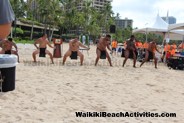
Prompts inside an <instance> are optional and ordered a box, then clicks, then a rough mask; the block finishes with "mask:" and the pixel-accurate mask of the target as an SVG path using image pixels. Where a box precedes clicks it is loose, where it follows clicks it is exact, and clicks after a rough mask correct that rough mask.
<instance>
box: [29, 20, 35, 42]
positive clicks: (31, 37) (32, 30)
mask: <svg viewBox="0 0 184 123" xmlns="http://www.w3.org/2000/svg"><path fill="white" fill-rule="evenodd" d="M33 32H34V21H33V23H32V27H31V36H30V40H32V39H33Z"/></svg>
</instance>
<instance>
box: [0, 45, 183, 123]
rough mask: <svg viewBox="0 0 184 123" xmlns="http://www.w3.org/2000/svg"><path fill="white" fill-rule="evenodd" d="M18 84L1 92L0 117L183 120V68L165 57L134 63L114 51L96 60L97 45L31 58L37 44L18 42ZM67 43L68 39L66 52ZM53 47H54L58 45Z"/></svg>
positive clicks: (72, 122)
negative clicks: (76, 55)
mask: <svg viewBox="0 0 184 123" xmlns="http://www.w3.org/2000/svg"><path fill="white" fill-rule="evenodd" d="M18 47H19V55H20V63H19V64H18V65H17V66H16V88H15V90H14V91H11V92H7V93H1V94H0V123H183V122H184V115H183V114H184V105H183V102H184V72H183V71H180V70H172V69H171V70H170V69H168V67H167V66H166V65H164V64H163V63H159V65H158V69H155V68H154V65H153V63H152V62H151V63H145V64H144V65H143V66H142V67H141V68H140V67H138V66H139V65H140V62H137V68H133V67H132V64H133V63H132V60H128V61H127V64H126V65H125V67H124V68H123V67H122V62H123V59H124V58H121V57H120V56H113V57H112V61H113V67H110V66H109V64H108V62H107V60H100V61H99V63H98V65H97V66H94V61H95V58H96V54H95V51H96V50H95V49H96V47H95V46H91V49H90V51H89V54H88V53H87V51H83V54H84V59H85V60H84V65H83V66H80V65H79V59H78V60H71V59H70V58H68V59H67V62H66V65H64V66H63V65H62V58H55V59H54V62H55V64H50V59H49V57H48V56H47V57H46V58H39V57H38V56H37V60H38V62H37V63H33V62H32V61H33V60H32V56H31V54H32V52H33V51H34V50H35V48H34V47H33V45H18ZM67 49H68V44H64V45H63V50H64V52H66V50H67ZM49 50H50V51H51V52H53V49H50V48H49ZM75 112H109V113H118V112H130V113H131V112H140V113H142V112H152V113H159V114H161V113H176V117H76V113H75Z"/></svg>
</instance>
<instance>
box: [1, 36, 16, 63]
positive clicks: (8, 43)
mask: <svg viewBox="0 0 184 123" xmlns="http://www.w3.org/2000/svg"><path fill="white" fill-rule="evenodd" d="M0 47H1V48H2V50H1V51H0V54H15V55H17V57H18V62H19V55H18V48H17V45H16V44H15V42H13V40H12V38H8V40H3V41H1V42H0ZM13 47H15V50H12V48H13Z"/></svg>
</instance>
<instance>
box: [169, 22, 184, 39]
mask: <svg viewBox="0 0 184 123" xmlns="http://www.w3.org/2000/svg"><path fill="white" fill-rule="evenodd" d="M168 31H169V35H171V36H170V37H171V38H172V39H175V40H183V41H184V23H176V24H170V25H169V27H168Z"/></svg>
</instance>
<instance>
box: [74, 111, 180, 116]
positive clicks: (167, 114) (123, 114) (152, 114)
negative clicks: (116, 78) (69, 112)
mask: <svg viewBox="0 0 184 123" xmlns="http://www.w3.org/2000/svg"><path fill="white" fill-rule="evenodd" d="M75 115H76V117H176V113H152V112H141V113H140V112H132V113H130V112H117V113H109V112H75Z"/></svg>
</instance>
